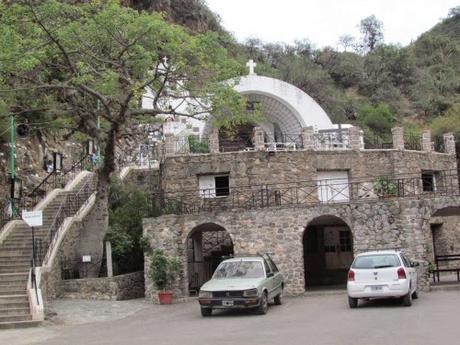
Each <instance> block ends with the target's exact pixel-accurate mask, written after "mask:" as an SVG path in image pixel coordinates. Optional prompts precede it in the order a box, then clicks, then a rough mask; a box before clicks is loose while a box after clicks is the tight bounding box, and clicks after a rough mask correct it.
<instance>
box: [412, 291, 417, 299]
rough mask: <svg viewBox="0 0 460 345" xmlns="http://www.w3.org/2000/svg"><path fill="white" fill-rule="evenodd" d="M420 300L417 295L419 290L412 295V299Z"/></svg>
mask: <svg viewBox="0 0 460 345" xmlns="http://www.w3.org/2000/svg"><path fill="white" fill-rule="evenodd" d="M417 298H418V293H417V290H415V291H414V292H413V293H412V299H417Z"/></svg>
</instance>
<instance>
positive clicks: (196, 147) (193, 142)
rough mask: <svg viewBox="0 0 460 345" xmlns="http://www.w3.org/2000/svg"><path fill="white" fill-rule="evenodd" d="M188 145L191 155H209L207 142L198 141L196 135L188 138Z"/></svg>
mask: <svg viewBox="0 0 460 345" xmlns="http://www.w3.org/2000/svg"><path fill="white" fill-rule="evenodd" d="M188 145H189V148H190V152H191V153H209V144H208V142H206V141H202V140H200V138H199V137H198V136H196V135H191V136H189V137H188Z"/></svg>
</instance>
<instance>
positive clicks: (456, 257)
mask: <svg viewBox="0 0 460 345" xmlns="http://www.w3.org/2000/svg"><path fill="white" fill-rule="evenodd" d="M453 261H460V254H452V255H436V256H435V264H436V269H434V270H432V271H431V273H432V274H433V283H436V280H437V282H438V283H439V282H440V273H446V272H450V273H456V274H457V281H458V282H460V264H459V265H458V267H455V268H439V265H440V263H441V264H442V263H445V262H453Z"/></svg>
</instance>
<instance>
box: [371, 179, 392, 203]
mask: <svg viewBox="0 0 460 345" xmlns="http://www.w3.org/2000/svg"><path fill="white" fill-rule="evenodd" d="M373 187H374V192H375V194H377V195H378V197H379V198H388V197H392V196H397V195H398V187H397V186H396V184H395V183H394V182H393V181H392V180H390V179H389V178H388V177H386V176H378V177H376V178H374V181H373Z"/></svg>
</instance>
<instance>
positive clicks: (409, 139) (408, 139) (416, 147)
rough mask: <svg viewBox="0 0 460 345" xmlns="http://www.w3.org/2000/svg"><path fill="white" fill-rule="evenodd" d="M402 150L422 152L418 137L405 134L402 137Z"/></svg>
mask: <svg viewBox="0 0 460 345" xmlns="http://www.w3.org/2000/svg"><path fill="white" fill-rule="evenodd" d="M404 148H405V149H406V150H413V151H422V142H421V138H420V135H413V134H406V135H405V136H404Z"/></svg>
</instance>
